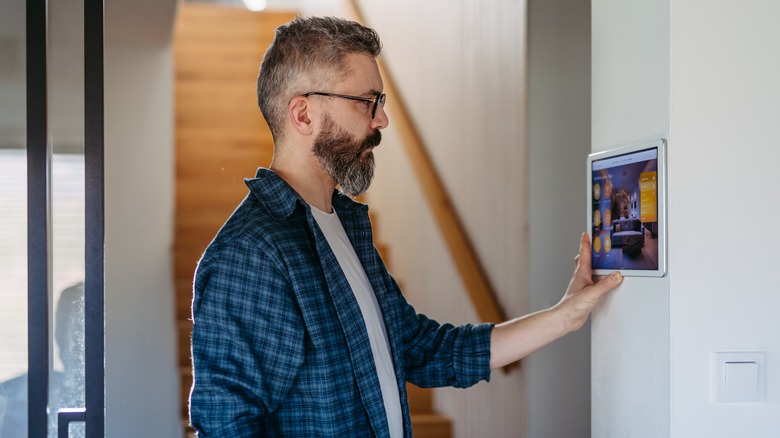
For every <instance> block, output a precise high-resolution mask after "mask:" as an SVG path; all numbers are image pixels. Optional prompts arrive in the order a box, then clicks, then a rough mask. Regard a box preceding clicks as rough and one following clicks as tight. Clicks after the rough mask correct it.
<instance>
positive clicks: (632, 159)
mask: <svg viewBox="0 0 780 438" xmlns="http://www.w3.org/2000/svg"><path fill="white" fill-rule="evenodd" d="M590 170H591V172H590V175H591V203H592V205H591V207H592V208H591V231H592V233H591V236H592V238H593V240H592V243H593V252H592V263H593V269H594V270H599V269H607V270H615V269H619V270H633V271H658V270H659V228H658V225H659V224H658V218H659V209H658V206H659V173H658V148H657V147H651V148H648V149H641V150H636V151H631V152H628V153H625V154H621V155H612V156H606V157H604V158H601V159H594V160H593V161H591V169H590Z"/></svg>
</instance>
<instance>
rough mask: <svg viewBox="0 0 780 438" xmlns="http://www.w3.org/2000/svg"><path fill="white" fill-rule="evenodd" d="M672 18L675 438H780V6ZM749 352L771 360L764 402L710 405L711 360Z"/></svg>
mask: <svg viewBox="0 0 780 438" xmlns="http://www.w3.org/2000/svg"><path fill="white" fill-rule="evenodd" d="M671 18H672V20H671V22H672V26H671V41H672V46H671V60H672V62H671V78H672V81H671V97H672V98H671V115H672V117H671V126H672V130H671V137H672V141H673V143H672V144H671V145H670V151H671V152H670V163H671V165H672V167H671V181H670V187H671V195H672V197H671V209H670V210H671V212H672V216H671V219H672V223H671V226H670V227H669V228H670V241H671V243H672V245H673V247H672V253H671V257H670V265H669V270H670V272H671V274H672V275H671V357H672V362H671V388H672V389H671V417H672V436H674V437H689V436H694V435H695V436H708V437H733V436H751V437H777V436H780V318H778V309H779V308H780V293H778V292H780V282H779V281H778V278H777V270H778V266H779V265H780V257H778V255H777V254H778V248H780V235H778V234H777V233H774V232H772V231H771V230H772V229H774V228H775V227H774V226H771V225H770V226H768V227H764V226H763V225H762V222H763V221H764V220H768V219H769V218H774V217H778V216H780V201H779V200H778V196H776V195H775V194H773V192H775V191H776V189H777V187H778V181H777V178H778V168H777V165H778V162H780V149H778V145H779V140H778V139H780V123H778V121H779V120H780V82H778V78H780V57H778V56H777V54H778V48H779V47H780V27H779V26H778V22H780V3H778V2H776V1H771V0H749V1H743V2H717V3H712V2H708V1H703V0H687V1H675V2H673V3H672V8H671ZM671 153H673V155H671ZM767 225H768V224H767ZM765 231H769V232H765ZM745 350H748V351H749V350H759V351H765V352H766V354H767V369H766V382H767V401H766V402H764V403H757V404H722V403H713V402H712V401H711V399H710V387H711V382H712V377H711V374H710V357H711V354H712V352H714V351H745Z"/></svg>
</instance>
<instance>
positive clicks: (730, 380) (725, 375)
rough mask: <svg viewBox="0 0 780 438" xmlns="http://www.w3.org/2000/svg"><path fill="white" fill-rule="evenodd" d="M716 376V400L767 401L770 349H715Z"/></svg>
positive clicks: (713, 388)
mask: <svg viewBox="0 0 780 438" xmlns="http://www.w3.org/2000/svg"><path fill="white" fill-rule="evenodd" d="M712 378H713V382H712V390H713V398H714V401H715V402H718V403H740V402H741V403H751V402H763V401H766V384H765V382H766V353H765V352H763V351H741V352H737V351H735V352H716V353H713V355H712Z"/></svg>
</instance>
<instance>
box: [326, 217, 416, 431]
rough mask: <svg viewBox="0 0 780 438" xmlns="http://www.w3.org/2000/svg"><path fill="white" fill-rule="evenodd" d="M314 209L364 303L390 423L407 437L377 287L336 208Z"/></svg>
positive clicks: (360, 301)
mask: <svg viewBox="0 0 780 438" xmlns="http://www.w3.org/2000/svg"><path fill="white" fill-rule="evenodd" d="M311 212H312V215H313V216H314V219H315V220H316V221H317V224H318V225H319V226H320V229H321V230H322V234H324V235H325V238H326V239H327V240H328V244H329V245H330V249H331V250H332V251H333V254H334V255H335V256H336V260H338V262H339V265H340V266H341V270H342V271H344V275H345V276H346V277H347V282H349V286H350V288H352V293H354V294H355V299H356V300H357V302H358V305H359V306H360V311H361V313H362V314H363V320H364V321H365V323H366V329H367V330H368V340H369V341H370V343H371V352H372V353H373V355H374V364H375V365H376V370H377V374H378V375H379V387H380V388H381V390H382V399H383V400H384V403H385V411H386V412H387V423H388V425H389V426H390V436H391V437H392V438H396V437H398V438H402V437H403V436H404V425H403V418H402V415H401V398H400V396H399V394H398V383H397V380H396V378H395V368H394V367H393V359H392V357H391V355H390V343H389V342H388V340H387V329H386V328H385V323H384V320H383V319H382V310H381V309H380V308H379V303H378V302H377V300H376V295H374V288H373V287H372V286H371V282H370V281H368V276H367V275H366V271H365V270H364V269H363V265H362V264H361V263H360V260H359V259H358V257H357V254H356V253H355V249H354V248H353V247H352V242H350V241H349V237H347V233H346V232H345V231H344V227H343V226H342V225H341V221H340V220H339V217H338V215H337V214H336V212H335V210H334V211H333V213H325V212H324V211H322V210H319V209H317V208H316V207H314V206H311Z"/></svg>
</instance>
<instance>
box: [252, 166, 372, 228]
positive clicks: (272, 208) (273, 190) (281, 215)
mask: <svg viewBox="0 0 780 438" xmlns="http://www.w3.org/2000/svg"><path fill="white" fill-rule="evenodd" d="M244 182H245V183H246V185H247V187H249V191H250V192H251V193H252V194H253V195H254V196H255V198H257V200H258V201H260V203H262V204H263V206H264V207H265V208H266V210H268V212H269V213H270V214H271V215H272V216H273V217H274V219H276V220H278V221H284V220H286V219H287V218H289V217H290V215H292V214H293V212H294V211H295V208H296V207H297V206H298V204H301V205H302V206H303V207H304V208H305V209H306V210H308V209H309V205H308V204H307V203H306V201H304V200H303V198H301V196H300V195H299V194H298V192H296V191H295V190H293V188H292V187H290V185H289V184H287V183H286V182H285V181H284V180H283V179H282V178H281V177H280V176H279V175H277V174H276V173H275V172H274V171H272V170H270V169H265V168H262V167H261V168H259V169H257V174H256V175H255V177H254V178H246V179H244ZM331 203H332V204H333V208H335V209H336V211H337V212H338V211H346V210H353V209H357V210H363V211H367V210H368V206H367V205H365V204H362V203H360V202H357V201H355V200H353V199H352V198H350V197H349V196H347V195H345V194H343V193H341V192H339V191H338V190H334V191H333V198H332V200H331Z"/></svg>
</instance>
